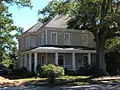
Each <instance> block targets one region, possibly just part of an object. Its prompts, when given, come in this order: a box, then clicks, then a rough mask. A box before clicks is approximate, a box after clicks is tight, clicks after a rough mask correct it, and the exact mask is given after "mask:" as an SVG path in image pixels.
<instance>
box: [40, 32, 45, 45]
mask: <svg viewBox="0 0 120 90" xmlns="http://www.w3.org/2000/svg"><path fill="white" fill-rule="evenodd" d="M44 38H45V37H44V33H41V44H42V45H43V44H44Z"/></svg>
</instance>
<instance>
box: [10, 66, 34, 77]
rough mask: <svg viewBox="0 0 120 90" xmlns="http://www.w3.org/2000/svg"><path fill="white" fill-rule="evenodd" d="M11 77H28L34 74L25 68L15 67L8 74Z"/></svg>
mask: <svg viewBox="0 0 120 90" xmlns="http://www.w3.org/2000/svg"><path fill="white" fill-rule="evenodd" d="M9 76H11V78H28V77H33V76H34V74H33V73H32V72H30V71H29V70H28V69H27V68H25V67H22V68H19V69H15V70H14V71H13V72H11V73H10V74H9Z"/></svg>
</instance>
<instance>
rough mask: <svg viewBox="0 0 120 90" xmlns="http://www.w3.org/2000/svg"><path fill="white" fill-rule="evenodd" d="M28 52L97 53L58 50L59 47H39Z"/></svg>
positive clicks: (78, 50) (67, 49)
mask: <svg viewBox="0 0 120 90" xmlns="http://www.w3.org/2000/svg"><path fill="white" fill-rule="evenodd" d="M26 52H39V53H55V52H59V53H72V52H75V53H96V50H82V49H75V48H57V47H38V48H35V49H32V50H30V51H26Z"/></svg>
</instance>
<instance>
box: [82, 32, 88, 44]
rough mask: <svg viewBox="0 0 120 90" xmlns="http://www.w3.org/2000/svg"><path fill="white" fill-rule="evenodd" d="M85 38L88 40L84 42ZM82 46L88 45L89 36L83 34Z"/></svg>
mask: <svg viewBox="0 0 120 90" xmlns="http://www.w3.org/2000/svg"><path fill="white" fill-rule="evenodd" d="M84 37H86V39H87V40H84ZM82 44H83V45H88V34H82Z"/></svg>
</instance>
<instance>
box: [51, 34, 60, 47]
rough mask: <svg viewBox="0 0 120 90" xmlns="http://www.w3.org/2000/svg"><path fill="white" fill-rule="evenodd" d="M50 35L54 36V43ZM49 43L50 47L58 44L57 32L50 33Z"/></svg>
mask: <svg viewBox="0 0 120 90" xmlns="http://www.w3.org/2000/svg"><path fill="white" fill-rule="evenodd" d="M52 34H56V37H55V38H56V39H55V43H53V39H52ZM50 43H51V44H52V45H57V44H58V37H57V32H51V40H50Z"/></svg>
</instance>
